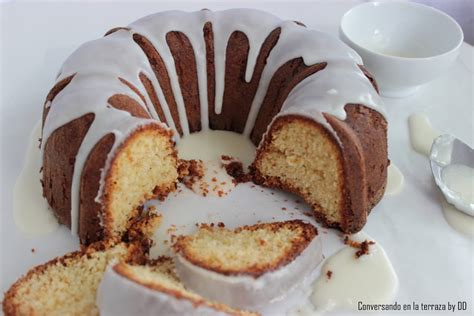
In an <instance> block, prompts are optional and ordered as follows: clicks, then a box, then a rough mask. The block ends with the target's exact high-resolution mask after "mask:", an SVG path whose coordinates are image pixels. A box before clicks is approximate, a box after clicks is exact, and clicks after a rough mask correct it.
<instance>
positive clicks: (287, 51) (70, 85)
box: [41, 9, 388, 244]
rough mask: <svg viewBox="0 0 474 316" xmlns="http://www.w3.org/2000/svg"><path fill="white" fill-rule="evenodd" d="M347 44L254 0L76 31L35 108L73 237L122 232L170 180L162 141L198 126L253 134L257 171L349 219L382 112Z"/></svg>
mask: <svg viewBox="0 0 474 316" xmlns="http://www.w3.org/2000/svg"><path fill="white" fill-rule="evenodd" d="M361 65H362V60H361V59H360V57H359V56H358V55H357V54H356V53H355V52H354V51H353V50H351V49H350V48H348V47H347V46H346V45H344V44H343V43H342V42H341V41H339V40H338V39H336V38H333V37H331V36H329V35H326V34H324V33H321V32H318V31H313V30H309V29H307V28H305V27H304V26H303V25H302V24H301V23H296V22H292V21H282V20H280V19H278V18H277V17H275V16H273V15H271V14H268V13H265V12H261V11H256V10H250V9H237V10H228V11H220V12H211V11H208V10H203V11H200V12H193V13H186V12H181V11H170V12H164V13H158V14H154V15H150V16H147V17H144V18H142V19H140V20H138V21H136V22H134V23H132V24H130V25H129V26H128V27H122V28H115V29H113V30H111V31H109V32H108V33H107V34H106V36H105V37H103V38H101V39H98V40H95V41H91V42H88V43H85V44H83V45H82V46H81V47H80V48H79V49H77V50H76V51H75V52H74V53H73V54H72V55H71V56H70V57H69V58H68V59H67V60H66V61H65V63H64V64H63V66H62V68H61V70H60V73H59V75H58V78H57V83H56V84H55V85H54V87H53V88H52V90H51V92H50V93H49V95H48V96H47V99H46V103H45V106H44V112H43V130H42V145H41V149H42V155H43V168H42V173H43V174H42V177H43V178H42V183H43V192H44V196H45V197H46V199H47V200H48V203H49V205H50V206H51V208H52V209H53V211H54V213H55V214H56V216H57V218H58V219H59V221H60V222H61V223H63V224H65V225H67V226H68V227H70V228H71V231H72V232H73V233H77V234H78V235H79V237H80V239H81V242H82V243H85V244H87V243H90V242H93V241H96V240H100V239H102V238H104V237H114V236H120V235H121V234H123V233H124V232H125V231H126V230H127V229H128V227H129V225H130V223H131V222H133V219H134V218H135V217H136V216H138V215H139V210H138V209H139V207H140V205H142V204H143V202H144V201H145V200H146V199H149V198H151V197H161V198H163V197H165V196H166V195H167V194H168V193H169V192H170V191H172V190H174V189H175V187H176V181H177V178H178V172H177V164H178V158H177V153H176V151H175V149H174V141H179V140H180V139H181V138H182V137H186V135H189V134H190V133H194V132H198V131H201V130H206V129H213V130H227V131H233V132H236V133H242V134H243V135H244V136H245V137H249V138H250V139H251V140H252V141H253V143H254V144H255V145H258V150H257V155H256V160H255V162H254V163H253V165H252V170H253V172H254V174H255V181H256V182H257V183H260V184H263V185H266V186H270V187H278V188H282V189H284V190H288V191H291V192H294V193H296V194H298V195H300V196H302V197H303V198H304V199H305V201H306V202H308V203H309V204H310V205H311V206H312V207H313V209H314V211H315V215H316V218H318V219H319V220H320V221H321V222H322V223H324V224H326V225H328V226H332V227H338V228H340V229H341V230H343V231H344V232H347V233H349V232H356V231H358V230H360V229H361V228H362V226H363V225H364V224H365V222H366V217H367V214H368V213H369V212H370V209H371V208H372V207H373V205H374V204H376V203H377V201H378V200H379V199H380V198H381V196H382V194H383V191H384V186H385V181H386V174H387V171H386V170H387V165H388V159H387V136H386V133H387V124H386V120H385V118H384V116H383V114H381V112H382V109H381V101H380V98H379V97H378V94H377V91H376V89H375V85H374V83H373V82H371V81H372V79H371V78H370V76H369V75H368V74H367V73H366V72H365V71H364V70H363V68H361V67H362V66H361Z"/></svg>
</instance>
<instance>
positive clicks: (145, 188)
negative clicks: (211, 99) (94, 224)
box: [104, 127, 178, 236]
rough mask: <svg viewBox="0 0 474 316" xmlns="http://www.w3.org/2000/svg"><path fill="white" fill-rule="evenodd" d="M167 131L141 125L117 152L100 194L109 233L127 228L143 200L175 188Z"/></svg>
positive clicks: (173, 156)
mask: <svg viewBox="0 0 474 316" xmlns="http://www.w3.org/2000/svg"><path fill="white" fill-rule="evenodd" d="M170 133H171V132H169V131H166V130H164V129H162V128H154V127H147V128H144V129H142V130H139V131H138V132H135V133H134V134H133V135H132V136H131V137H130V138H129V139H128V140H127V141H126V143H125V144H124V145H123V146H122V147H123V148H122V150H119V151H118V154H117V155H116V157H115V158H114V160H113V162H112V165H111V169H110V171H109V177H108V178H107V180H106V187H107V189H106V191H105V192H106V193H105V196H104V200H105V205H106V207H105V212H106V213H105V216H106V217H107V218H108V220H107V221H105V222H106V223H107V225H109V227H106V232H107V233H108V234H109V236H117V235H119V236H120V235H122V234H123V233H124V232H125V231H127V229H128V228H129V227H130V224H131V220H133V219H135V218H136V217H137V215H138V210H137V209H138V207H139V206H141V205H142V204H143V203H145V201H146V200H149V199H151V198H156V197H158V198H161V197H164V196H166V195H167V194H168V193H169V192H170V191H173V190H174V189H175V187H176V179H177V177H178V171H177V160H176V152H175V150H174V147H173V146H174V145H173V142H172V141H171V139H170V136H171V135H170Z"/></svg>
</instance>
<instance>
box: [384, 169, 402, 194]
mask: <svg viewBox="0 0 474 316" xmlns="http://www.w3.org/2000/svg"><path fill="white" fill-rule="evenodd" d="M403 182H404V177H403V174H402V173H401V171H400V169H398V167H397V166H395V165H394V163H393V162H390V166H388V170H387V186H386V187H385V195H396V194H398V193H400V192H401V191H402V189H403Z"/></svg>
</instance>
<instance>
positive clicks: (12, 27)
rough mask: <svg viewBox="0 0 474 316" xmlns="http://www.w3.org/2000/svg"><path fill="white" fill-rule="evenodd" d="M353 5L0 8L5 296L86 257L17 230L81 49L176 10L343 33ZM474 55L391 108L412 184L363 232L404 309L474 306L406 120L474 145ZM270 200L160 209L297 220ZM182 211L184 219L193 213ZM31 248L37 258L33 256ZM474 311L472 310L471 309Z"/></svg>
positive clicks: (64, 242)
mask: <svg viewBox="0 0 474 316" xmlns="http://www.w3.org/2000/svg"><path fill="white" fill-rule="evenodd" d="M354 3H357V1H352V2H351V1H348V2H336V3H332V4H329V3H319V4H318V3H316V4H310V3H299V4H298V3H292V4H291V5H290V4H285V3H275V4H271V5H269V4H268V3H267V4H260V5H258V4H253V3H249V2H247V3H242V2H235V3H226V4H225V5H224V4H221V5H216V4H212V3H200V4H186V3H181V2H180V3H178V4H176V5H169V4H151V3H148V4H133V5H132V4H127V3H120V4H117V3H115V4H82V5H80V4H77V3H75V4H61V3H54V4H44V3H43V4H24V5H21V4H9V5H2V6H1V7H0V8H1V9H2V19H3V21H2V28H1V36H2V44H1V45H2V46H1V49H0V52H1V54H2V64H1V68H0V69H1V82H0V87H1V103H0V110H1V128H0V130H1V140H2V142H1V146H0V148H1V150H2V152H1V180H2V181H1V188H0V189H1V193H0V194H1V195H0V196H1V215H0V216H1V217H0V220H1V230H0V234H1V235H0V236H1V243H0V245H1V258H0V260H1V261H0V262H1V264H0V269H1V291H2V292H3V291H5V290H7V289H8V287H9V286H10V285H11V283H12V282H14V281H15V280H16V279H17V278H18V277H19V276H20V275H21V274H23V273H25V272H26V271H27V270H28V269H30V268H31V267H33V266H34V265H37V264H39V263H42V262H45V261H47V260H49V259H51V258H52V257H54V256H58V255H62V254H64V253H65V252H67V251H71V250H74V249H77V248H78V242H77V240H76V239H75V238H74V237H73V236H71V234H70V233H69V231H68V230H67V229H65V228H64V227H61V228H60V229H59V230H58V231H56V232H54V233H52V234H50V235H47V236H41V237H34V238H32V237H28V236H25V235H24V234H23V233H21V232H20V231H19V230H18V229H17V228H16V227H15V224H14V223H13V217H12V212H11V209H12V207H11V205H12V190H13V185H14V182H15V179H16V177H17V176H18V174H19V172H20V169H21V166H22V162H23V157H24V155H25V152H26V145H27V140H28V135H29V133H30V131H31V129H32V127H33V125H34V123H35V122H36V121H37V120H38V119H39V117H40V115H41V109H42V104H43V100H44V97H45V96H46V94H47V92H48V90H49V88H50V87H51V86H52V84H53V81H54V77H55V75H56V73H57V71H58V69H59V67H60V64H61V63H62V61H63V60H64V59H65V58H66V57H67V56H68V55H69V54H70V53H71V52H72V51H73V50H74V48H75V47H77V46H78V45H79V44H81V43H83V42H84V41H87V40H91V39H94V38H97V37H100V36H102V35H103V34H104V33H105V31H106V30H108V29H110V28H112V27H114V26H123V25H126V24H128V23H129V22H131V21H133V20H134V19H136V18H139V17H141V16H143V15H146V14H149V13H152V12H154V11H160V10H165V9H170V8H183V9H186V10H197V9H200V8H202V7H207V8H211V9H221V8H224V7H236V6H245V7H258V8H261V9H264V10H267V11H270V12H273V13H275V14H277V15H279V16H281V17H282V18H287V19H292V20H299V21H302V22H304V23H305V24H306V25H307V26H308V27H315V28H320V29H323V30H325V31H328V32H332V33H333V34H337V33H336V32H337V28H338V21H339V19H340V17H341V16H342V15H343V13H344V12H345V11H346V10H347V9H349V8H350V7H351V5H352V4H354ZM473 51H474V49H473V48H472V47H471V46H469V45H467V44H463V47H462V49H461V55H460V57H459V59H458V60H457V62H456V63H455V64H454V65H453V67H452V69H450V71H449V73H447V74H445V75H444V76H442V77H441V78H439V79H437V80H436V81H434V82H432V83H430V84H429V85H427V86H425V87H423V88H422V89H421V90H420V92H419V93H418V94H416V95H414V96H412V97H410V98H406V99H399V100H393V99H392V100H389V99H387V100H386V107H387V115H388V120H389V154H390V159H391V160H392V162H393V163H395V164H396V165H397V166H398V167H399V168H400V170H401V172H402V173H403V174H404V175H405V187H404V189H403V191H402V192H401V193H400V194H399V195H395V196H387V197H385V198H384V199H383V200H382V201H381V203H379V204H378V205H377V206H376V207H375V209H374V210H373V212H372V214H371V215H370V216H369V220H368V224H367V225H366V227H365V228H364V231H365V232H367V233H368V234H369V235H370V236H372V237H373V238H375V239H376V240H377V241H378V242H379V243H381V245H382V246H383V247H384V248H385V250H386V252H387V254H388V256H389V257H390V258H391V260H392V263H393V265H394V268H395V270H396V271H397V273H398V276H399V279H400V291H399V293H398V296H397V302H399V303H400V304H404V303H408V304H411V302H413V301H415V302H417V303H447V301H449V302H451V303H457V301H469V302H472V282H473V270H472V262H473V260H474V258H473V241H472V240H471V239H469V238H468V237H466V236H463V235H461V234H459V233H458V232H457V231H455V230H454V229H452V228H451V227H450V226H449V224H448V223H447V222H446V220H445V219H444V217H443V213H442V209H441V204H440V201H439V196H438V191H437V189H436V185H435V184H434V182H433V180H432V176H431V172H430V167H429V162H428V159H427V158H426V157H424V156H421V155H420V154H418V153H416V152H415V151H413V150H412V149H411V147H410V142H409V137H408V128H407V117H408V116H409V115H410V114H411V113H413V112H425V113H426V114H427V115H428V117H430V119H431V121H432V123H433V126H435V127H436V128H437V129H438V130H441V131H443V132H449V133H450V134H453V135H456V136H457V137H459V138H461V139H463V140H464V141H465V142H466V143H468V144H469V145H471V146H472V144H473V137H474V133H473V126H472V124H473V104H474V103H473V99H472V91H473V89H474V87H473V69H472V65H473ZM269 192H270V191H267V190H265V192H264V193H262V192H260V191H258V190H254V189H250V188H247V189H246V187H245V186H240V187H238V188H237V189H236V190H235V191H234V192H233V194H231V195H230V196H229V197H227V198H225V199H219V200H217V201H215V202H216V203H212V204H211V203H209V204H208V205H209V207H208V208H207V207H206V206H204V205H203V204H200V207H201V208H203V210H201V212H199V210H197V212H196V213H192V212H193V210H191V209H189V210H188V211H189V212H190V213H189V214H192V217H193V219H192V220H189V218H187V217H179V216H177V217H175V218H174V219H173V217H171V216H172V215H171V214H173V212H172V209H171V207H173V208H176V209H178V207H180V206H179V205H178V204H174V203H172V202H173V201H172V200H171V199H169V200H167V201H166V202H165V203H164V204H163V205H161V206H160V207H159V208H160V209H166V212H165V225H164V226H166V225H168V224H171V223H173V224H176V225H178V227H179V225H181V224H187V226H186V227H191V226H192V225H194V222H195V221H196V220H199V221H207V220H211V221H219V220H222V219H227V220H228V221H229V222H231V223H232V224H233V225H236V224H244V223H251V222H254V221H255V220H257V219H262V220H272V216H275V215H274V213H276V214H277V215H278V216H281V217H280V218H275V220H278V219H283V218H287V217H291V216H289V215H288V214H289V213H286V215H285V213H284V212H281V213H280V212H279V211H278V208H281V207H282V206H284V205H282V204H281V203H282V202H281V201H282V200H284V199H285V197H284V196H285V195H282V194H279V193H277V194H274V195H272V194H271V193H269ZM194 199H199V198H198V197H194ZM274 200H278V201H274ZM292 200H294V197H291V198H290V199H289V202H288V203H289V205H288V206H287V207H288V208H289V209H290V210H292V209H294V207H296V206H298V205H299V207H300V208H301V209H302V208H303V207H302V205H301V204H298V205H297V204H294V203H292V202H291V201H292ZM171 204H173V205H172V206H170V205H171ZM168 206H170V209H168V208H167V207H168ZM181 206H182V210H181V212H180V213H181V214H182V213H183V210H184V208H186V205H181ZM241 210H244V212H240V211H241ZM204 211H207V212H209V213H210V214H209V217H207V216H203V214H205V213H203V212H204ZM299 211H301V210H299ZM299 211H298V210H295V212H294V214H295V215H294V216H295V217H303V218H304V217H305V216H304V215H303V214H302V213H300V212H299ZM253 213H255V215H253ZM176 214H178V212H176ZM217 214H220V215H217ZM168 215H170V216H168ZM195 215H196V216H195ZM195 217H196V218H195ZM178 218H180V220H181V221H182V222H178ZM165 229H166V227H162V228H161V229H160V230H165ZM183 229H184V227H183ZM322 238H323V240H322V241H323V247H324V249H325V250H324V254H325V255H326V256H328V255H331V253H333V252H334V251H335V250H336V249H337V248H338V247H340V246H341V243H340V242H339V239H338V234H337V233H336V232H334V231H330V232H329V234H322ZM32 248H34V249H35V250H36V251H35V252H34V253H32V252H31V249H32ZM348 277H350V276H348ZM470 308H471V311H472V308H473V307H472V305H471V306H470Z"/></svg>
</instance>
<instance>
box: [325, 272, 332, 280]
mask: <svg viewBox="0 0 474 316" xmlns="http://www.w3.org/2000/svg"><path fill="white" fill-rule="evenodd" d="M326 276H327V277H328V280H331V277H332V271H331V270H328V272H326Z"/></svg>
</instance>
